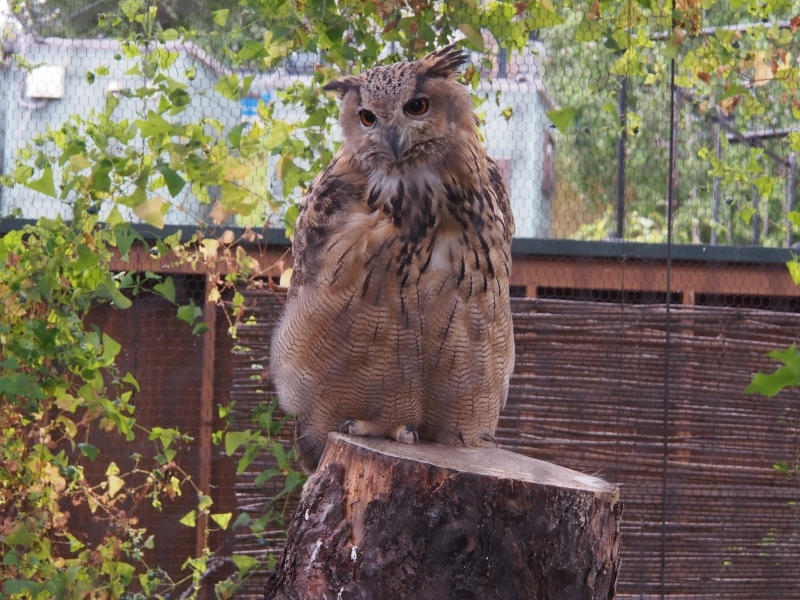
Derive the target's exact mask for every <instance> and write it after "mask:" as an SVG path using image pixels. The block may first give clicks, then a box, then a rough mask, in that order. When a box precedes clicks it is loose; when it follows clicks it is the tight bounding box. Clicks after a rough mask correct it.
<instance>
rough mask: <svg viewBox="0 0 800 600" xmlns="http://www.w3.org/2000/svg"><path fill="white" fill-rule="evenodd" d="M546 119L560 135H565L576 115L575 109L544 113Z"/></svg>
mask: <svg viewBox="0 0 800 600" xmlns="http://www.w3.org/2000/svg"><path fill="white" fill-rule="evenodd" d="M545 114H546V115H547V118H548V119H550V121H552V122H553V125H555V126H556V127H558V130H559V131H560V132H561V133H566V132H567V129H569V126H570V125H572V122H573V121H574V120H575V116H576V115H577V114H578V109H577V108H571V107H568V108H561V109H559V110H551V111H548V112H547V113H545Z"/></svg>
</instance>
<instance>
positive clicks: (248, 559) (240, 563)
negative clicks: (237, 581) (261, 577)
mask: <svg viewBox="0 0 800 600" xmlns="http://www.w3.org/2000/svg"><path fill="white" fill-rule="evenodd" d="M231 560H232V561H233V564H235V565H236V568H237V569H239V573H242V574H244V573H247V572H248V571H252V570H253V569H255V568H256V567H257V566H258V565H259V561H258V559H256V558H253V557H252V556H247V555H246V554H234V555H233V556H231Z"/></svg>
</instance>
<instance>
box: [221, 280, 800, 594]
mask: <svg viewBox="0 0 800 600" xmlns="http://www.w3.org/2000/svg"><path fill="white" fill-rule="evenodd" d="M247 305H248V306H249V307H250V308H249V310H250V313H251V314H252V316H253V317H254V321H253V322H252V324H251V325H248V326H245V327H242V328H241V329H240V334H239V342H240V344H241V349H240V350H239V351H238V352H237V353H236V354H235V357H234V361H235V363H234V369H235V371H234V379H235V382H234V386H233V393H232V399H234V400H236V402H237V404H236V411H238V412H239V413H240V414H241V415H242V417H243V418H244V416H246V414H247V412H248V411H252V409H253V408H254V407H255V405H257V403H259V402H264V401H265V400H266V399H268V398H269V397H270V395H271V393H272V390H271V388H270V387H269V381H268V373H267V365H268V357H267V355H268V351H269V335H270V331H271V329H272V326H273V324H274V322H275V320H276V318H277V316H278V315H279V313H280V309H281V306H282V296H281V294H280V293H279V292H274V291H252V292H248V293H247ZM512 308H513V312H514V326H515V338H516V344H517V363H516V370H515V374H514V378H513V380H512V383H511V391H510V394H509V399H508V403H507V406H506V408H505V410H504V411H503V414H502V417H501V421H500V425H499V428H498V431H497V438H498V441H499V443H500V445H501V446H502V447H505V448H507V449H510V450H513V451H516V452H519V453H522V454H527V455H530V456H535V457H537V458H540V459H544V460H548V461H552V462H555V463H558V464H561V465H564V466H567V467H570V468H573V469H578V470H582V471H585V472H590V473H600V474H601V475H602V476H603V477H604V478H606V479H608V480H610V481H615V482H618V483H619V484H620V485H621V488H622V499H623V501H624V503H625V513H624V518H623V544H622V552H623V567H622V571H621V574H620V581H619V583H618V587H617V590H618V597H619V598H623V599H634V598H637V599H638V598H660V597H661V596H662V592H663V594H664V596H665V597H669V598H681V599H699V598H736V599H738V598H751V599H756V598H763V599H768V598H781V599H791V598H800V577H798V567H799V566H800V486H798V483H797V481H795V480H794V479H792V478H789V477H786V476H785V475H782V474H780V473H778V472H777V471H776V470H775V469H773V467H772V465H773V464H774V463H776V462H778V461H786V462H788V463H790V464H796V462H795V463H793V462H792V461H797V460H798V453H800V439H799V438H798V431H799V430H800V414H798V413H799V412H800V399H799V398H798V395H797V394H796V393H790V392H784V393H782V394H780V395H779V396H778V397H776V398H773V399H765V398H761V397H757V396H744V395H742V394H741V391H742V389H744V387H745V386H746V385H747V384H748V383H749V381H750V379H751V377H752V374H753V373H754V372H756V371H759V370H768V371H771V370H773V369H774V367H775V363H774V361H772V360H770V359H768V358H767V357H766V356H765V355H766V353H767V352H769V351H771V350H774V349H776V348H780V347H785V346H788V345H789V344H791V343H793V342H795V341H796V339H797V337H798V333H800V314H793V313H785V312H774V311H767V310H755V309H735V308H719V307H686V306H679V305H678V306H672V307H671V309H670V310H669V313H668V312H667V309H666V307H665V306H664V305H632V304H612V303H603V302H585V301H564V300H533V299H522V298H518V299H512ZM282 435H284V436H285V437H284V439H285V440H286V441H287V443H290V441H291V430H290V428H289V427H285V428H284V430H283V432H282ZM270 466H271V465H269V464H268V463H266V462H262V463H258V464H253V465H251V468H250V472H248V473H245V474H244V475H243V476H242V477H241V478H240V482H241V483H238V484H237V487H236V494H237V498H238V502H239V506H240V508H241V509H243V510H248V511H253V512H257V511H258V510H260V507H262V506H263V505H264V504H265V503H266V502H267V501H268V500H269V498H270V496H271V495H272V494H274V493H275V492H276V491H279V490H280V489H282V486H283V482H282V481H280V480H279V479H277V478H276V479H273V480H271V481H270V482H269V484H268V485H266V486H264V487H261V488H255V487H254V486H253V485H252V484H251V483H248V482H251V481H252V479H253V477H254V474H255V473H258V472H260V470H262V469H265V468H269V467H270ZM270 536H271V537H270V543H269V544H267V546H263V545H259V544H258V543H257V542H256V540H255V539H254V538H252V537H248V536H246V535H243V536H241V537H240V538H239V539H238V540H237V548H238V551H240V552H247V553H253V554H256V553H263V552H264V551H268V552H275V553H277V552H279V550H280V538H281V534H280V532H279V531H277V530H276V531H274V532H271V534H270ZM256 579H257V581H254V582H253V589H252V590H248V593H249V594H251V595H250V596H247V595H243V596H242V597H245V596H246V597H253V598H255V597H258V593H259V591H260V585H262V584H263V579H258V578H256Z"/></svg>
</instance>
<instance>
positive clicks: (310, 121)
mask: <svg viewBox="0 0 800 600" xmlns="http://www.w3.org/2000/svg"><path fill="white" fill-rule="evenodd" d="M327 119H328V111H327V110H325V109H324V108H320V109H317V110H315V111H314V112H313V113H312V114H311V115H310V116H309V117H308V118H307V119H306V122H305V123H303V127H304V128H308V127H323V126H324V125H325V121H327Z"/></svg>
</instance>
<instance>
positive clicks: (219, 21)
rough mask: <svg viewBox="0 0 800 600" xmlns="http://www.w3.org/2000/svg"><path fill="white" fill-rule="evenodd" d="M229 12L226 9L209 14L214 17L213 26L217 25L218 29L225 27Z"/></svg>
mask: <svg viewBox="0 0 800 600" xmlns="http://www.w3.org/2000/svg"><path fill="white" fill-rule="evenodd" d="M229 12H230V10H228V9H227V8H223V9H220V10H214V11H212V12H211V14H212V15H214V24H215V25H219V26H220V27H225V23H227V22H228V13H229Z"/></svg>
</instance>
